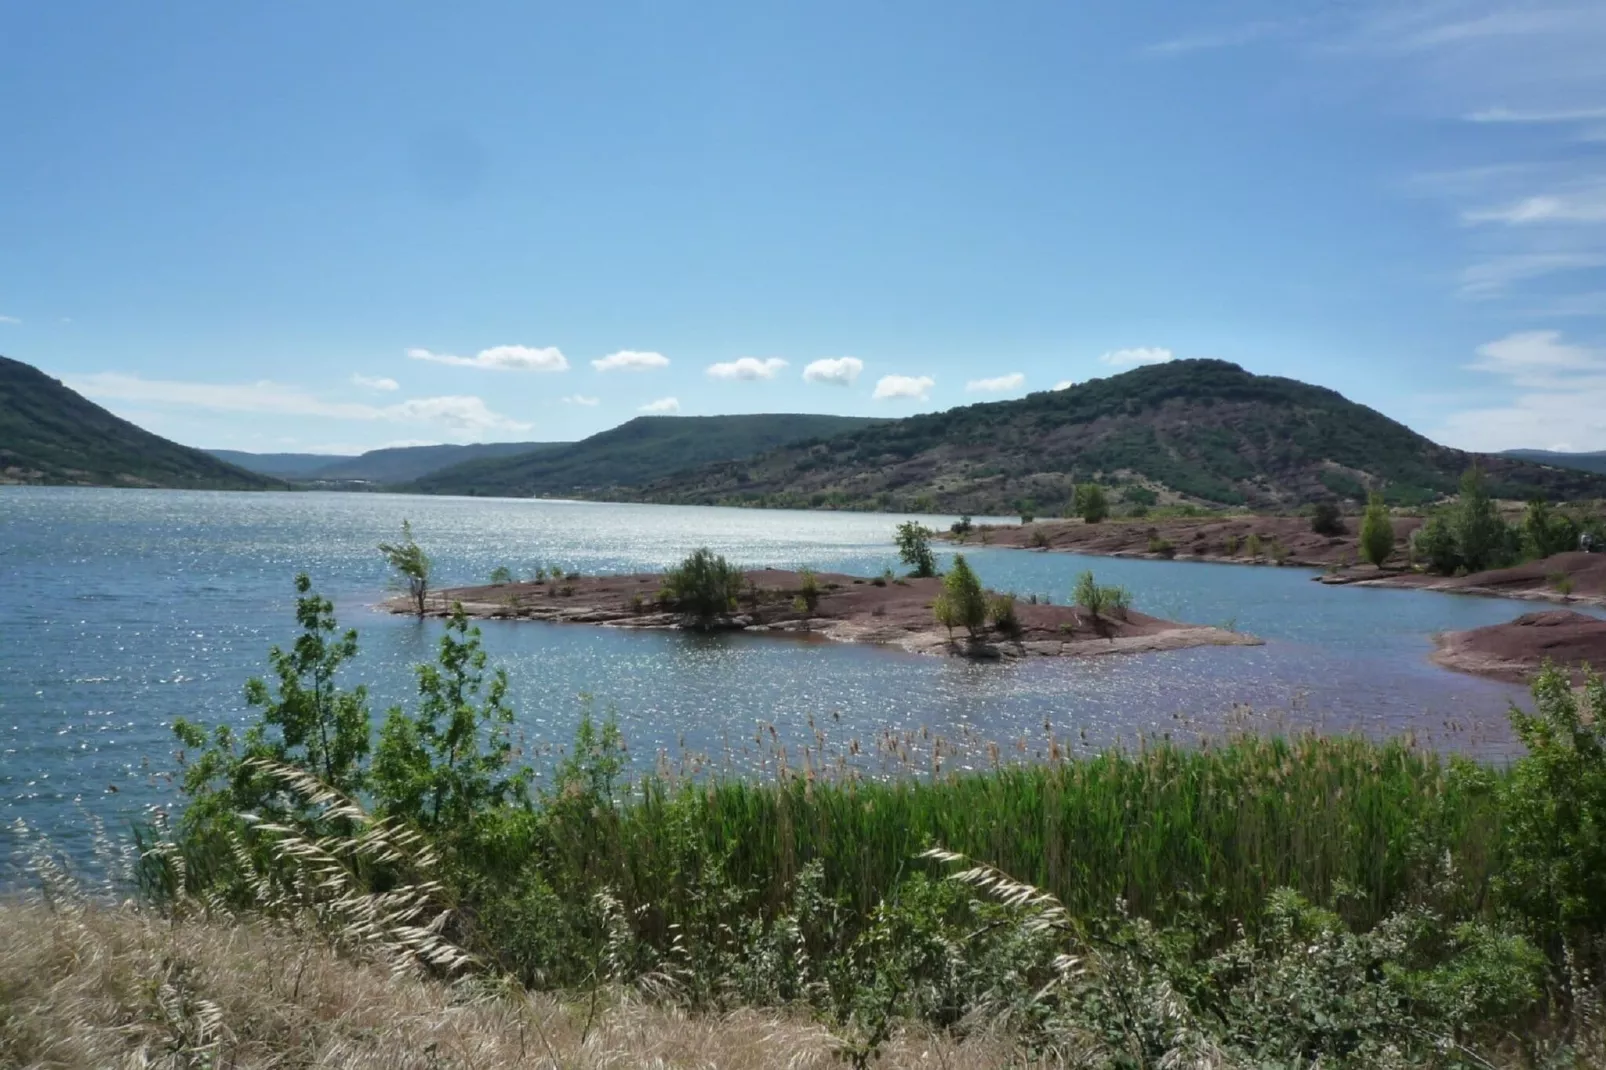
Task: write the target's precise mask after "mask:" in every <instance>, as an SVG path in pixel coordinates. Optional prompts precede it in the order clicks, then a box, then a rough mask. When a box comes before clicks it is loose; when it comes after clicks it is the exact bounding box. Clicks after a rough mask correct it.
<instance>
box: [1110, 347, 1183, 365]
mask: <svg viewBox="0 0 1606 1070" xmlns="http://www.w3.org/2000/svg"><path fill="white" fill-rule="evenodd" d="M1175 359H1176V355H1175V354H1173V353H1172V352H1171V350H1169V349H1162V348H1160V347H1158V346H1149V347H1143V346H1140V347H1138V348H1136V349H1115V350H1111V351H1110V352H1108V353H1105V354H1104V355H1103V356H1101V357H1099V363H1100V364H1108V365H1109V366H1110V367H1112V368H1136V367H1139V366H1141V365H1144V364H1164V363H1166V362H1167V361H1169V360H1175Z"/></svg>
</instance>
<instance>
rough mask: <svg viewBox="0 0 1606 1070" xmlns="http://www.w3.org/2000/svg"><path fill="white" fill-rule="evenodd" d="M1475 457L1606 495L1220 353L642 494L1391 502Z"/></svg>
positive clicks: (1496, 483)
mask: <svg viewBox="0 0 1606 1070" xmlns="http://www.w3.org/2000/svg"><path fill="white" fill-rule="evenodd" d="M1474 460H1477V461H1478V462H1479V463H1480V464H1482V465H1483V467H1484V469H1485V470H1486V472H1487V473H1488V474H1489V477H1490V482H1491V487H1492V489H1493V490H1495V491H1496V492H1497V493H1499V494H1501V495H1503V496H1509V497H1525V496H1528V495H1529V494H1533V493H1542V494H1545V495H1547V496H1549V497H1551V498H1558V499H1571V498H1581V497H1600V496H1603V495H1606V477H1602V476H1597V475H1591V474H1586V473H1582V472H1577V471H1569V470H1564V469H1560V468H1551V467H1543V466H1540V465H1535V464H1532V463H1530V462H1527V461H1523V460H1518V459H1514V458H1509V457H1499V456H1482V457H1478V456H1475V455H1472V454H1468V453H1463V452H1461V451H1459V450H1453V449H1449V448H1447V447H1444V446H1440V445H1437V444H1435V443H1433V442H1431V441H1429V440H1428V439H1426V438H1424V437H1423V436H1421V435H1419V434H1417V433H1416V432H1415V431H1412V430H1411V429H1410V428H1408V427H1406V426H1404V425H1403V424H1400V423H1397V422H1395V421H1394V420H1391V419H1389V418H1388V417H1386V416H1384V415H1382V414H1381V413H1379V412H1376V411H1374V410H1372V409H1369V408H1366V407H1365V406H1363V405H1357V404H1355V403H1354V402H1352V401H1349V400H1347V399H1346V398H1344V397H1343V396H1342V395H1340V394H1338V393H1336V392H1335V391H1332V390H1328V389H1325V388H1323V387H1316V386H1310V385H1308V384H1306V383H1301V382H1297V381H1295V380H1292V379H1283V378H1277V377H1272V376H1263V375H1252V374H1250V373H1249V372H1246V371H1244V370H1243V369H1242V368H1240V367H1238V366H1237V365H1236V364H1229V363H1227V362H1225V361H1217V360H1188V361H1175V362H1172V363H1169V364H1159V365H1154V366H1152V367H1146V368H1138V369H1136V370H1133V371H1130V372H1126V373H1124V374H1121V375H1115V376H1111V377H1109V378H1107V379H1097V380H1093V381H1090V382H1086V383H1081V384H1078V385H1076V386H1073V387H1070V388H1068V389H1065V390H1059V391H1048V392H1043V393H1037V394H1031V395H1028V396H1027V397H1025V398H1021V399H1019V400H1015V401H997V402H989V403H984V404H979V405H969V406H966V407H963V408H957V409H950V410H949V411H947V412H940V413H932V414H928V415H922V416H912V417H909V418H908V419H904V420H898V421H896V422H889V423H882V424H877V425H875V426H873V427H867V428H863V429H860V430H857V431H854V432H851V433H849V434H844V435H839V436H837V437H835V438H832V439H830V440H828V441H825V442H814V443H799V444H794V445H791V446H787V447H785V448H782V449H777V450H774V451H772V452H770V453H768V454H765V455H763V456H760V457H752V458H747V459H744V460H740V461H733V462H726V463H722V464H715V465H710V466H708V467H706V468H703V469H701V470H699V471H696V472H688V473H678V474H676V475H674V476H672V477H668V478H664V479H660V480H658V481H657V482H655V483H652V484H650V485H648V486H646V487H645V488H643V489H642V490H641V492H640V493H639V494H638V495H637V497H638V498H639V499H641V500H645V501H657V502H684V503H704V504H714V503H725V504H748V505H766V506H821V505H828V506H835V507H841V508H882V509H921V510H935V511H943V512H969V513H978V514H987V513H1009V512H1013V511H1014V510H1015V509H1016V508H1018V504H1019V503H1020V502H1021V501H1022V500H1023V499H1032V500H1033V501H1035V502H1036V503H1037V506H1038V508H1039V509H1041V510H1044V511H1050V510H1053V511H1057V510H1058V509H1059V508H1060V507H1061V506H1062V505H1063V504H1064V503H1066V502H1067V501H1068V500H1069V499H1070V497H1071V492H1072V486H1073V484H1074V483H1076V482H1085V481H1088V480H1093V479H1097V480H1099V481H1101V482H1103V483H1106V484H1113V485H1117V486H1120V487H1123V488H1125V489H1123V491H1122V493H1121V495H1120V497H1122V498H1125V499H1126V500H1129V501H1136V502H1143V503H1145V504H1148V503H1151V502H1153V501H1155V500H1161V501H1165V500H1185V501H1197V502H1206V503H1215V504H1222V505H1235V506H1250V507H1254V508H1259V509H1288V508H1293V507H1296V506H1298V505H1301V504H1303V503H1306V502H1311V501H1315V500H1318V499H1322V498H1331V497H1334V496H1337V497H1341V498H1349V499H1360V498H1362V497H1364V494H1365V491H1366V488H1368V487H1378V488H1380V489H1381V490H1382V491H1383V493H1384V496H1385V497H1386V498H1387V499H1389V500H1390V501H1392V502H1395V503H1403V504H1410V503H1420V502H1425V501H1430V500H1433V499H1435V498H1437V497H1439V496H1441V495H1444V494H1450V493H1453V492H1454V491H1455V487H1456V483H1457V480H1458V478H1459V477H1460V475H1461V473H1462V472H1463V471H1464V470H1465V469H1466V468H1467V467H1468V466H1469V465H1471V464H1472V463H1473V461H1474Z"/></svg>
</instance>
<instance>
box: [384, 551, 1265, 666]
mask: <svg viewBox="0 0 1606 1070" xmlns="http://www.w3.org/2000/svg"><path fill="white" fill-rule="evenodd" d="M745 575H746V590H745V591H744V593H743V595H742V597H741V599H740V600H739V603H738V608H737V611H736V613H734V614H733V615H732V616H731V617H730V618H729V619H728V620H725V621H721V622H720V626H721V627H723V628H728V629H741V630H745V631H750V632H777V633H790V634H796V635H800V636H803V635H807V636H819V637H822V638H825V639H833V640H838V641H841V642H854V643H875V644H880V645H884V646H894V647H899V648H901V649H904V650H909V651H914V652H917V653H931V654H956V655H964V656H968V657H978V658H1017V657H1059V656H1080V655H1097V654H1118V653H1139V652H1143V651H1151V650H1178V649H1182V648H1185V647H1195V646H1252V645H1259V643H1260V640H1258V639H1256V638H1254V637H1253V636H1248V635H1242V634H1240V633H1237V632H1230V631H1227V630H1225V629H1222V628H1210V627H1199V626H1194V625H1189V624H1178V623H1175V622H1173V621H1167V620H1161V619H1160V618H1158V617H1151V616H1148V615H1147V614H1144V613H1139V612H1136V611H1135V610H1132V611H1128V612H1127V613H1126V615H1125V617H1124V618H1115V617H1110V616H1108V615H1106V616H1104V617H1102V618H1100V619H1098V620H1095V619H1094V618H1093V617H1092V616H1091V614H1089V613H1088V612H1087V611H1086V610H1085V609H1081V608H1079V607H1075V606H1054V605H1032V604H1028V603H1025V602H1017V603H1016V607H1015V611H1016V616H1017V618H1018V621H1019V626H1018V628H1017V629H1016V630H1015V631H1014V632H1013V633H1012V634H1011V633H1006V632H1004V631H1002V630H1000V629H997V628H989V629H988V631H987V634H986V636H985V637H984V638H983V639H982V640H981V641H979V642H974V643H972V642H969V641H965V640H958V641H955V640H951V639H950V638H949V636H948V632H947V630H946V629H944V628H942V627H941V626H940V625H938V624H937V623H936V622H935V620H934V619H933V617H932V610H931V606H932V602H933V601H934V600H935V599H936V597H937V595H938V593H939V592H940V591H941V587H942V581H941V580H937V579H921V580H915V579H911V580H893V581H891V582H887V581H884V580H880V579H876V580H869V579H864V578H862V577H858V576H847V575H841V574H838V573H820V574H818V575H817V576H816V582H817V583H818V585H819V588H820V598H819V603H818V605H817V606H816V607H815V609H814V610H813V612H811V613H805V612H804V611H803V610H802V609H801V608H800V607H799V606H798V605H797V604H796V600H797V598H798V596H799V594H800V589H801V586H802V577H801V576H800V575H799V574H798V573H796V572H786V571H783V570H779V569H757V570H754V571H751V572H748V573H746V574H745ZM662 583H663V577H662V576H661V575H657V574H648V573H637V574H634V575H627V576H595V577H578V578H576V579H573V580H559V581H556V582H553V583H506V584H499V585H492V586H482V587H457V588H450V589H447V590H443V591H438V592H435V593H434V594H432V595H431V596H430V599H429V613H430V615H431V616H442V615H444V614H446V613H447V612H448V611H449V607H450V606H451V605H452V604H453V603H461V604H462V606H463V609H464V610H465V611H466V612H467V613H468V615H469V616H471V617H477V618H482V619H525V620H544V621H557V622H567V623H575V624H598V625H608V626H611V627H617V628H680V627H685V626H687V622H686V621H685V620H684V618H682V617H681V616H680V615H679V614H677V613H674V612H670V611H667V610H666V609H665V608H664V607H663V606H661V605H659V604H658V602H657V594H658V588H659V587H660V586H661V585H662ZM385 607H386V608H387V609H389V610H391V611H392V612H396V613H405V612H408V606H407V604H406V602H405V601H404V600H402V599H399V598H393V599H390V600H389V601H387V602H386V603H385Z"/></svg>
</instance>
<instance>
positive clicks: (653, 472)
mask: <svg viewBox="0 0 1606 1070" xmlns="http://www.w3.org/2000/svg"><path fill="white" fill-rule="evenodd" d="M879 422H881V421H877V420H874V419H871V418H867V417H859V416H820V415H814V414H808V413H762V414H755V415H738V416H638V417H636V418H635V419H633V420H630V421H628V422H627V423H623V424H620V425H619V426H618V427H615V428H611V429H609V430H607V431H602V432H599V433H597V434H595V435H592V436H591V437H590V438H585V439H581V440H580V441H579V442H571V443H567V444H556V445H554V447H553V448H551V449H545V450H541V451H539V452H534V453H526V454H522V455H520V456H517V457H506V458H499V459H486V460H477V461H468V462H466V463H464V464H459V465H453V466H452V467H450V468H443V469H441V470H440V471H437V472H432V473H430V474H429V475H426V476H423V477H421V478H419V479H417V480H415V481H414V482H412V483H411V484H408V485H407V486H406V487H404V488H402V489H406V490H414V491H419V492H421V493H425V494H467V495H488V496H497V497H563V496H575V497H615V496H619V495H620V494H621V490H622V489H623V491H624V493H625V496H628V494H629V491H630V489H631V488H636V487H640V486H642V485H644V484H647V483H650V482H652V481H654V480H658V479H662V478H664V477H666V476H669V475H671V474H673V473H675V472H679V471H681V470H684V469H693V468H696V467H698V466H699V465H706V464H709V463H712V462H716V461H728V460H733V459H735V458H738V457H750V456H753V455H755V454H758V453H761V452H763V451H765V450H770V449H774V448H776V447H779V446H785V445H787V444H789V443H795V442H802V441H810V440H815V439H825V438H829V437H831V436H833V435H839V434H842V433H844V432H849V431H855V430H860V429H863V428H866V427H872V426H874V425H875V424H877V423H879Z"/></svg>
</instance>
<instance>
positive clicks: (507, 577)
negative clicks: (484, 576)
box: [491, 565, 513, 587]
mask: <svg viewBox="0 0 1606 1070" xmlns="http://www.w3.org/2000/svg"><path fill="white" fill-rule="evenodd" d="M512 582H513V570H512V569H510V568H508V567H507V566H506V565H497V566H496V567H495V568H493V569H492V570H491V584H492V586H495V587H501V586H503V585H504V584H509V583H512Z"/></svg>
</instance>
